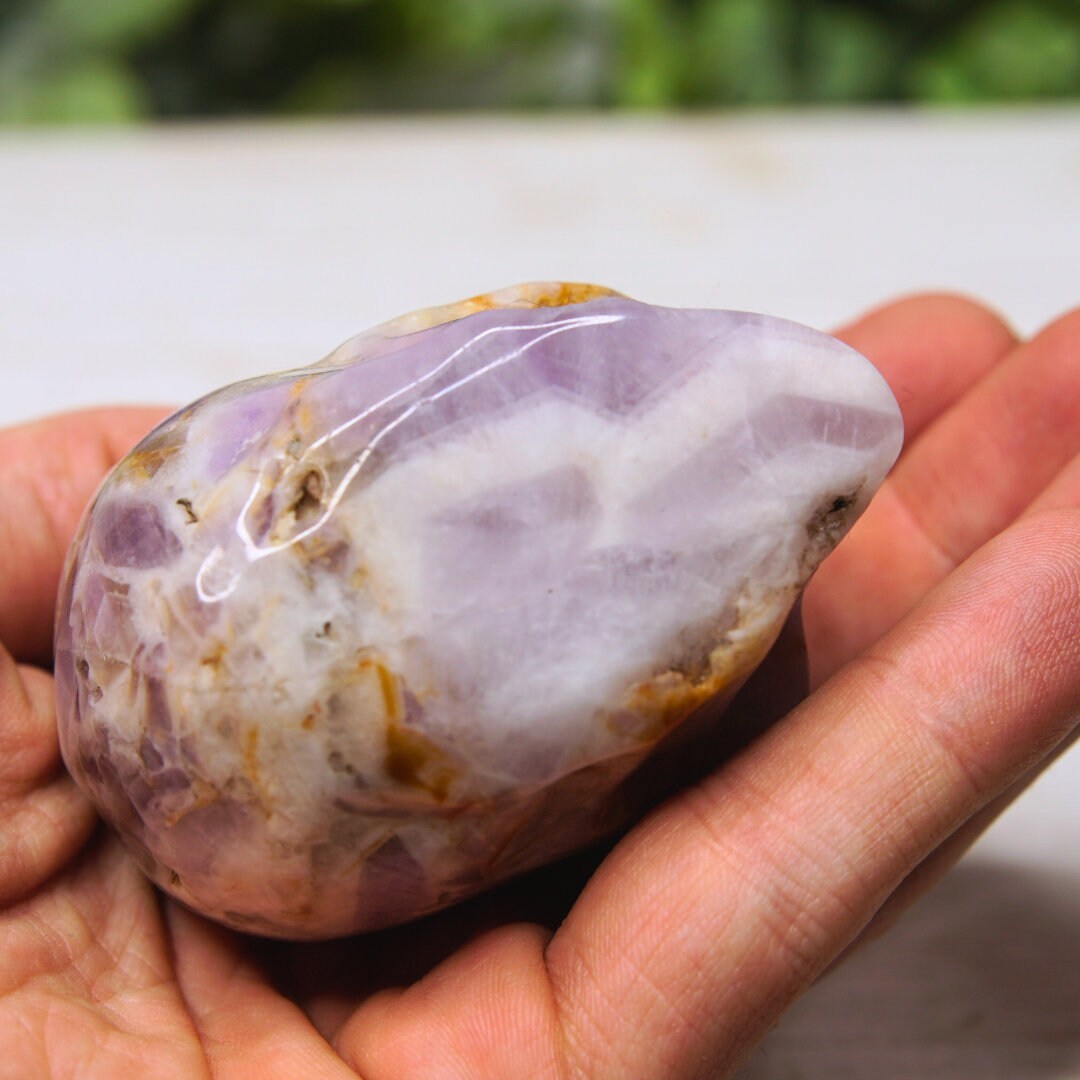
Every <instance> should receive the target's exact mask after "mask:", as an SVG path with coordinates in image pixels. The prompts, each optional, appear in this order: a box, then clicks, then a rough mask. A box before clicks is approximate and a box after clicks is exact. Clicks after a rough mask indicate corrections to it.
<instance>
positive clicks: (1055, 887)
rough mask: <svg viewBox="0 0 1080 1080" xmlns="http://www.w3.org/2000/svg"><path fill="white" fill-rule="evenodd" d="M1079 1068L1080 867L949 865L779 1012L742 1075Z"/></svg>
mask: <svg viewBox="0 0 1080 1080" xmlns="http://www.w3.org/2000/svg"><path fill="white" fill-rule="evenodd" d="M1076 1076H1080V873H1068V872H1056V873H1048V872H1046V871H1039V870H1034V869H1031V868H1028V867H1010V866H1008V865H1005V864H1001V863H995V862H987V861H983V860H980V859H978V858H976V857H971V858H969V859H968V860H967V861H965V862H962V863H960V865H959V866H957V867H956V869H954V870H953V871H952V872H951V873H950V874H949V876H948V877H946V878H945V880H944V881H943V882H942V883H941V884H940V885H939V886H938V887H937V888H936V889H935V890H934V891H933V892H932V893H930V894H929V895H928V896H927V897H925V898H924V899H923V900H921V901H920V902H919V903H918V904H917V905H916V906H915V907H914V908H912V909H911V911H909V912H908V913H907V914H906V915H905V916H904V918H903V919H902V920H901V921H900V922H899V923H898V924H897V926H896V927H894V928H893V929H892V930H891V931H890V932H889V933H888V934H886V935H885V936H884V937H883V938H882V939H880V940H879V941H876V942H874V943H872V944H870V945H868V946H867V947H866V948H865V949H863V950H861V951H859V952H857V953H855V954H854V955H853V956H852V957H851V958H850V959H849V960H848V961H847V962H846V963H845V964H844V965H843V966H842V967H840V968H838V969H837V970H836V971H835V972H833V973H832V974H831V975H829V976H828V977H827V978H825V979H823V980H822V981H821V982H820V983H819V984H818V985H817V986H815V987H814V988H813V989H812V990H811V991H810V992H809V993H808V994H807V995H806V996H805V997H803V998H802V999H801V1000H800V1001H799V1002H798V1003H797V1004H796V1005H795V1006H794V1007H793V1008H792V1009H791V1010H790V1011H789V1012H788V1013H787V1014H786V1016H785V1017H784V1019H783V1021H782V1022H781V1024H780V1026H779V1027H778V1028H777V1029H776V1030H775V1031H774V1032H773V1033H772V1034H771V1035H770V1036H769V1037H768V1038H767V1039H766V1040H765V1042H764V1043H763V1044H762V1046H761V1047H760V1048H759V1049H758V1051H756V1053H755V1055H754V1057H753V1058H752V1059H751V1061H750V1063H749V1064H748V1065H747V1067H746V1068H745V1069H744V1070H743V1071H742V1072H741V1073H739V1080H795V1078H798V1080H825V1078H828V1080H848V1078H850V1080H856V1078H857V1080H865V1078H866V1077H874V1078H875V1080H901V1078H902V1080H911V1078H912V1077H919V1078H920V1080H922V1078H925V1080H961V1078H962V1080H967V1078H971V1080H976V1078H978V1080H998V1078H1000V1080H1067V1078H1071V1077H1076Z"/></svg>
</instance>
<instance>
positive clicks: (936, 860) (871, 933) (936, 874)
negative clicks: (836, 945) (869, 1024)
mask: <svg viewBox="0 0 1080 1080" xmlns="http://www.w3.org/2000/svg"><path fill="white" fill-rule="evenodd" d="M1077 735H1078V731H1077V730H1076V729H1074V730H1073V732H1072V734H1071V735H1070V736H1069V737H1068V738H1067V739H1066V740H1065V741H1064V742H1062V743H1060V744H1059V745H1058V746H1057V747H1055V748H1054V751H1053V752H1052V753H1051V754H1050V755H1049V756H1048V757H1047V758H1046V759H1044V760H1043V761H1042V762H1040V763H1039V766H1038V767H1037V768H1035V769H1032V770H1031V772H1029V773H1027V774H1026V775H1024V776H1023V777H1022V778H1021V779H1020V780H1018V781H1017V782H1016V783H1015V784H1012V785H1011V786H1010V787H1009V788H1007V789H1006V790H1005V791H1004V792H1002V794H1000V795H998V796H997V798H995V799H992V800H991V801H990V802H989V803H987V804H986V806H984V807H983V808H982V809H981V810H979V811H978V812H977V813H975V814H973V815H972V816H971V817H970V818H968V820H967V821H965V822H964V824H963V825H961V826H960V828H959V829H957V830H956V832H954V833H953V834H952V835H951V836H950V837H949V838H948V839H947V840H946V841H945V842H944V843H943V844H941V845H940V846H939V847H938V848H937V849H936V850H935V851H933V852H932V853H931V854H930V855H929V856H927V858H925V859H924V860H923V861H922V862H921V863H919V865H918V866H917V867H916V868H915V869H914V870H913V871H912V872H911V873H910V874H908V876H907V877H906V878H904V880H903V882H902V883H901V884H900V885H899V887H898V888H897V889H896V891H895V892H894V893H893V894H892V895H891V896H890V897H889V899H888V900H887V901H886V902H885V904H884V905H883V906H882V907H881V908H880V909H879V910H878V911H877V913H876V914H875V915H874V917H873V918H872V919H871V920H870V922H869V923H868V924H867V925H866V927H865V928H864V929H863V930H862V932H861V933H860V934H859V936H858V937H857V938H856V939H855V940H854V941H853V942H852V943H851V945H850V947H849V948H848V949H846V950H845V951H844V953H843V954H842V955H841V956H839V957H838V958H837V961H836V963H837V964H839V963H842V962H843V960H844V959H845V958H846V957H847V955H848V954H849V953H850V952H853V951H854V950H855V949H857V948H860V947H861V946H862V945H864V944H866V943H867V942H869V941H874V940H876V939H877V938H879V937H881V935H882V934H884V933H885V932H886V931H887V930H889V929H890V928H891V927H892V926H893V925H894V924H895V923H896V921H897V920H898V919H899V918H900V916H901V915H903V914H904V912H905V911H907V909H908V908H909V907H911V905H912V904H914V903H915V902H916V901H917V900H918V899H919V898H920V897H922V896H924V895H925V894H926V893H927V892H929V891H930V890H931V889H932V888H933V887H934V886H935V885H936V884H937V883H938V882H939V881H940V880H941V879H942V878H943V877H944V876H945V875H946V874H947V873H948V872H949V871H950V870H951V869H952V868H953V867H954V866H955V865H956V864H957V863H958V862H959V861H960V859H962V858H963V857H964V855H966V854H967V852H968V851H969V850H970V849H971V846H972V845H973V844H974V843H975V842H976V841H977V840H978V839H979V837H981V836H982V835H983V833H985V832H986V830H987V829H988V828H990V826H991V825H992V824H993V823H994V822H995V821H996V820H997V819H998V818H999V817H1000V816H1001V815H1002V814H1003V813H1004V812H1005V811H1006V810H1007V809H1008V808H1009V807H1010V806H1012V804H1013V803H1014V802H1015V801H1016V800H1017V799H1018V798H1019V797H1020V796H1021V795H1023V793H1024V792H1025V791H1027V789H1028V788H1029V787H1031V785H1032V784H1033V783H1034V782H1035V781H1036V780H1037V779H1038V778H1039V777H1040V776H1041V775H1042V774H1043V773H1044V772H1045V771H1046V769H1047V768H1049V766H1050V765H1052V764H1053V763H1054V762H1055V761H1057V759H1058V758H1059V757H1061V756H1062V755H1063V754H1064V753H1065V752H1066V751H1067V750H1069V749H1071V748H1072V747H1073V746H1074V745H1075V744H1076V741H1077Z"/></svg>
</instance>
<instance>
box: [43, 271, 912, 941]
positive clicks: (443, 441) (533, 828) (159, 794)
mask: <svg viewBox="0 0 1080 1080" xmlns="http://www.w3.org/2000/svg"><path fill="white" fill-rule="evenodd" d="M901 438H902V432H901V422H900V415H899V410H898V409H897V406H896V403H895V401H894V400H893V398H892V395H891V393H890V392H889V389H888V387H887V386H886V384H885V382H884V380H883V379H882V378H881V377H880V375H878V373H877V372H876V371H875V370H874V369H873V367H872V366H871V365H870V364H869V363H868V362H867V361H866V360H865V359H863V358H862V357H861V356H859V355H858V354H857V353H855V352H853V351H852V350H851V349H849V348H847V347H846V346H844V345H842V344H841V343H839V342H837V341H836V340H834V339H833V338H830V337H828V336H826V335H824V334H821V333H818V332H816V331H813V330H809V329H807V328H805V327H801V326H798V325H795V324H793V323H790V322H786V321H783V320H780V319H775V318H770V317H766V316H762V315H752V314H746V313H740V312H727V311H706V310H682V309H673V308H661V307H652V306H649V305H646V304H641V303H637V302H634V301H632V300H628V299H626V298H624V297H620V296H616V295H613V294H609V293H607V292H606V291H605V290H600V289H592V288H586V287H579V286H555V285H551V286H548V285H543V286H526V287H520V288H518V289H514V290H507V291H505V292H503V293H499V294H494V295H493V296H491V297H486V298H476V299H475V300H474V301H471V302H469V303H468V304H466V305H464V306H462V307H460V308H451V309H439V310H436V311H435V312H433V313H432V312H427V313H418V314H416V315H413V316H409V317H407V318H406V319H404V320H400V321H399V322H398V323H396V324H389V325H388V326H386V327H383V328H380V329H378V330H376V331H374V332H371V333H369V334H367V335H364V336H362V337H360V338H357V339H354V340H353V341H352V342H350V343H347V344H346V345H345V346H342V348H341V349H339V350H338V351H337V352H336V353H334V354H333V355H332V356H331V357H329V358H328V359H327V360H326V361H324V362H322V363H321V364H317V365H315V366H313V367H310V368H303V369H298V370H296V371H291V372H287V373H284V374H281V375H275V376H269V377H266V378H262V379H257V380H253V381H250V382H247V383H240V384H237V385H235V386H231V387H227V388H225V389H223V390H221V391H218V392H217V393H215V394H211V395H209V396H208V397H206V398H203V399H201V400H200V401H197V402H195V403H194V404H193V405H191V406H189V407H188V408H186V409H184V410H182V411H181V412H179V413H177V414H176V415H175V416H173V417H172V418H170V419H169V420H167V421H165V422H164V423H163V424H162V425H161V426H159V427H158V428H157V429H156V430H155V431H154V432H152V433H151V434H150V435H149V436H148V437H147V438H146V439H145V440H144V441H143V442H142V443H141V444H140V445H139V446H138V447H136V449H135V450H133V451H132V453H131V454H129V455H128V457H127V458H125V459H124V461H123V462H121V464H120V465H119V466H118V467H117V468H116V470H115V471H114V472H113V473H112V475H111V476H110V477H109V478H108V480H107V481H106V483H105V484H104V485H103V487H102V489H101V491H100V493H99V494H98V496H97V498H96V500H95V502H94V504H93V506H92V507H91V509H90V510H89V511H88V513H87V516H86V518H85V519H84V521H83V524H82V526H81V529H80V532H79V535H78V537H77V539H76V542H75V545H74V546H73V549H72V553H71V556H70V559H69V566H68V570H67V575H66V580H65V583H64V587H63V591H62V596H61V605H60V611H59V614H58V619H57V639H56V646H57V657H56V674H57V686H58V716H59V724H60V735H61V745H62V749H63V753H64V758H65V761H66V763H67V765H68V768H69V769H70V771H71V773H72V774H73V776H74V777H75V778H76V779H77V780H78V782H79V783H80V784H81V785H82V787H83V788H84V789H85V790H86V791H87V792H88V793H89V794H90V796H91V797H92V798H93V800H94V801H95V803H96V804H97V806H98V807H99V809H100V811H101V813H102V815H103V816H104V817H105V818H106V820H108V821H109V822H110V823H111V824H112V825H113V826H114V827H115V828H116V830H117V831H118V832H119V833H120V835H121V836H122V837H123V838H124V839H125V841H126V842H127V844H128V846H129V847H130V848H131V850H132V851H133V853H134V855H135V857H136V858H137V859H138V861H139V863H140V865H141V866H142V867H143V868H144V869H145V871H146V873H147V874H148V875H149V876H150V877H151V878H152V879H153V880H154V881H155V882H156V883H157V884H158V885H160V886H161V888H163V889H164V890H166V891H167V892H169V893H170V894H172V895H173V896H175V897H176V898H178V899H179V900H181V901H182V902H184V903H185V904H187V905H189V906H190V907H192V908H193V909H195V910H197V911H200V912H202V913H204V914H206V915H208V916H210V917H213V918H216V919H218V920H220V921H222V922H224V923H226V924H228V925H231V926H233V927H236V928H239V929H243V930H248V931H251V932H255V933H263V934H269V935H274V936H282V937H293V938H316V937H329V936H335V935H341V934H346V933H352V932H356V931H359V930H367V929H373V928H376V927H380V926H385V925H389V924H392V923H396V922H401V921H404V920H407V919H411V918H414V917H416V916H418V915H421V914H424V913H427V912H430V911H433V910H436V909H438V908H440V907H443V906H445V905H446V904H448V903H451V902H453V901H455V900H458V899H460V898H462V897H465V896H468V895H470V894H472V893H475V892H477V891H479V890H481V889H483V888H485V887H487V886H488V885H490V884H492V883H493V882H496V881H499V880H502V879H504V878H506V877H508V876H511V875H514V874H517V873H520V872H522V871H523V870H526V869H528V868H530V867H533V866H536V865H539V864H541V863H544V862H547V861H550V860H552V859H554V858H557V857H558V856H560V855H563V854H566V853H568V852H570V851H573V850H575V849H577V848H580V847H582V846H583V845H585V844H588V843H590V842H592V841H594V840H596V839H597V838H599V837H602V836H604V835H606V834H608V833H610V832H611V831H612V830H615V829H618V828H620V827H623V826H624V825H625V824H626V823H627V821H626V819H627V816H628V814H629V813H630V811H629V810H628V809H627V806H629V805H630V804H631V803H632V802H633V800H632V799H627V798H625V797H624V795H625V793H626V792H633V790H634V788H635V784H636V783H637V781H636V779H635V778H636V777H637V776H638V775H639V770H640V769H641V767H642V764H643V762H645V761H646V760H647V759H648V758H649V756H650V754H651V753H652V751H653V750H654V748H655V747H657V746H658V744H660V743H661V742H663V741H667V740H670V739H671V738H672V737H673V733H675V732H676V729H678V728H679V727H680V725H683V723H684V721H686V720H687V718H688V717H690V716H691V715H695V716H699V717H700V716H701V715H703V709H702V707H703V706H706V705H709V710H708V715H709V720H708V725H715V724H722V723H723V719H722V708H721V707H720V706H722V704H723V702H725V701H726V700H728V699H729V698H730V697H731V696H732V694H733V693H734V692H735V690H737V688H738V687H739V685H741V683H742V682H743V681H744V680H745V679H746V677H747V676H748V674H749V673H750V672H751V671H752V670H753V668H754V667H755V666H756V665H757V664H758V662H759V661H760V660H761V659H762V657H763V656H764V655H765V653H766V651H767V650H768V648H769V646H770V645H771V643H772V642H773V640H774V639H775V637H776V635H777V633H778V631H779V628H780V626H781V624H782V623H783V621H784V618H785V616H786V614H787V612H788V610H789V609H790V607H791V605H792V603H793V602H794V600H795V598H796V596H797V595H798V592H799V590H800V589H801V588H802V586H803V585H804V583H805V581H806V579H807V578H808V576H809V575H810V573H812V571H813V569H814V568H815V567H816V566H817V564H818V563H819V562H820V560H821V559H822V558H823V557H824V556H825V555H826V554H827V553H828V551H829V550H831V548H832V547H833V546H834V545H835V544H836V542H837V541H838V540H839V539H840V537H841V536H842V535H843V533H844V532H845V531H846V530H847V528H848V527H849V526H850V524H851V523H852V522H853V521H854V519H855V518H856V517H857V516H858V514H859V513H861V511H862V510H863V509H864V507H865V506H866V504H867V502H868V501H869V499H870V497H871V495H872V494H873V492H874V491H875V489H876V488H877V487H878V486H879V484H880V483H881V481H882V479H883V478H884V476H885V474H886V472H887V470H888V469H889V467H890V466H891V464H892V462H893V460H894V459H895V457H896V455H897V453H898V452H899V447H900V442H901ZM699 727H700V724H699ZM708 730H714V729H713V728H711V727H706V729H705V731H706V737H707V733H708ZM698 737H699V738H700V737H701V736H700V732H699V735H698Z"/></svg>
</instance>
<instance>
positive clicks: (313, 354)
mask: <svg viewBox="0 0 1080 1080" xmlns="http://www.w3.org/2000/svg"><path fill="white" fill-rule="evenodd" d="M544 278H562V279H568V280H584V281H590V280H592V281H598V282H602V283H605V284H610V285H612V286H615V287H616V288H619V289H622V290H623V291H625V292H628V293H630V294H631V295H635V296H638V297H640V298H641V299H645V300H652V301H655V302H658V303H671V304H687V305H692V304H703V305H714V306H727V307H742V308H750V309H756V310H765V311H771V312H773V313H776V314H782V315H787V316H789V317H792V318H795V319H799V320H802V321H804V322H808V323H811V324H815V325H819V326H824V327H827V326H829V325H831V324H834V323H836V322H838V321H840V320H842V319H844V318H846V317H848V316H850V315H852V314H854V313H855V312H856V311H857V310H859V309H860V308H862V307H864V306H866V305H869V304H872V303H875V302H877V301H880V300H882V299H884V298H886V297H888V296H890V295H893V294H896V293H898V292H907V291H911V290H915V289H925V288H948V289H958V290H962V291H965V292H970V293H973V294H976V295H979V296H981V297H983V298H985V299H988V300H989V301H991V302H993V303H994V304H996V305H997V306H998V307H999V308H1000V309H1001V310H1002V311H1003V312H1004V313H1005V314H1006V315H1008V316H1009V317H1010V318H1011V319H1012V320H1013V322H1014V323H1015V324H1016V326H1017V327H1018V328H1019V329H1020V330H1021V331H1025V332H1029V331H1032V330H1034V329H1036V328H1037V327H1038V326H1039V325H1040V324H1041V323H1043V322H1044V321H1046V320H1047V319H1049V318H1051V317H1052V316H1054V315H1056V314H1059V313H1061V312H1062V311H1064V310H1065V309H1066V308H1067V307H1069V306H1070V305H1073V304H1076V303H1080V111H1077V110H1075V109H1074V110H1068V109H1066V110H1055V111H1016V112H1003V113H998V114H967V115H942V114H938V115H932V116H931V115H919V114H907V113H869V114H866V113H864V114H854V115H844V114H839V115H837V114H832V115H815V114H800V115H798V116H794V115H791V114H778V115H768V114H754V115H746V116H739V117H720V118H711V117H708V118H706V117H702V118H695V119H688V120H673V119H663V118H650V119H620V120H611V119H602V118H600V119H591V118H580V119H567V118H557V119H540V120H530V121H527V122H526V121H517V120H510V119H488V118H481V119H448V120H445V121H443V120H439V121H435V120H415V121H413V120H404V121H393V122H391V121H373V122H362V123H349V124H341V125H313V126H307V127H302V128H290V127H278V126H269V127H235V126H218V127H178V128H172V129H168V130H149V131H135V132H115V133H113V132H110V133H29V134H27V133H22V134H13V133H7V134H2V135H0V371H2V373H3V383H2V386H3V394H2V395H0V422H7V421H12V420H17V419H20V418H24V417H29V416H32V415H35V414H39V413H42V412H46V411H53V410H58V409H62V408H67V407H70V406H76V405H83V404H89V403H93V402H107V401H167V402H181V401H186V400H188V399H190V398H192V397H194V396H196V395H197V394H199V393H202V392H204V391H206V390H209V389H211V388H213V387H215V386H217V385H219V384H221V383H223V382H226V381H229V380H232V379H235V378H239V377H242V376H245V375H251V374H255V373H258V372H262V371H266V370H270V369H273V368H279V367H286V366H293V365H296V364H301V363H306V362H308V361H311V360H314V359H316V358H317V357H318V356H320V355H321V354H323V353H325V352H327V351H329V349H330V348H332V347H333V346H334V345H336V344H337V343H338V342H339V341H340V340H342V339H343V338H345V337H347V336H349V335H350V334H352V333H354V332H356V331H357V330H359V329H361V328H363V327H365V326H367V325H369V324H371V323H374V322H376V321H379V320H382V319H384V318H387V317H390V316H392V315H395V314H398V313H400V312H402V311H405V310H408V309H410V308H413V307H419V306H423V305H426V304H430V303H439V302H444V301H449V300H453V299H457V298H459V297H461V296H465V295H468V294H471V293H474V292H479V291H483V290H485V289H488V288H492V287H495V286H499V285H504V284H509V283H511V282H516V281H524V280H531V279H544ZM1077 362H1078V363H1080V357H1078V358H1077ZM1078 792H1080V752H1077V753H1073V754H1072V756H1071V757H1066V758H1065V759H1064V760H1063V761H1062V762H1060V763H1059V764H1058V765H1056V766H1055V767H1054V768H1053V769H1052V770H1051V772H1050V773H1049V774H1048V775H1047V776H1046V777H1045V778H1044V779H1043V780H1042V781H1041V782H1040V783H1039V784H1038V785H1037V786H1036V787H1035V788H1034V789H1033V790H1032V791H1031V792H1030V793H1028V794H1027V795H1026V796H1024V797H1023V798H1022V799H1021V800H1020V802H1019V803H1018V804H1017V805H1016V806H1015V807H1014V808H1013V809H1012V810H1011V811H1010V812H1009V813H1008V814H1007V815H1006V817H1005V818H1004V819H1003V820H1002V821H1001V822H1000V823H999V824H998V825H997V826H996V827H995V828H994V829H993V830H992V831H991V832H990V833H989V834H988V835H987V836H986V837H985V838H984V839H983V840H982V841H981V842H980V844H979V845H978V847H977V848H976V849H975V851H973V852H972V854H971V855H970V856H969V857H968V858H967V859H966V860H965V861H964V862H963V863H962V864H961V866H960V867H959V868H958V869H957V871H956V872H954V874H953V875H952V876H951V877H950V878H949V879H948V880H947V881H946V883H945V884H944V885H943V886H942V887H941V888H940V889H939V890H938V891H937V892H936V893H934V894H932V895H931V896H930V897H929V898H928V899H926V900H925V901H924V902H923V903H922V904H921V905H919V906H918V907H917V908H916V909H915V910H914V911H913V912H912V913H911V914H910V915H909V916H908V917H907V918H906V920H905V921H904V922H903V923H902V924H901V926H900V927H899V928H898V929H897V930H896V931H895V932H894V933H893V934H892V935H891V936H889V937H888V938H886V939H885V940H883V941H882V942H880V943H879V944H878V945H877V946H875V947H872V948H870V949H867V950H866V951H865V952H863V953H862V954H861V955H859V956H858V957H856V958H855V959H854V960H853V961H852V962H851V963H849V964H848V965H847V966H846V967H845V968H843V969H841V970H840V971H839V972H837V973H836V974H835V975H833V976H832V977H830V978H829V979H827V980H826V981H825V982H823V983H822V984H821V985H820V986H819V987H818V988H816V990H815V991H814V992H813V993H812V994H810V995H809V996H808V997H807V998H806V999H804V1001H802V1002H801V1003H800V1004H799V1005H798V1006H796V1008H795V1009H794V1010H793V1011H792V1012H791V1013H790V1014H789V1016H788V1017H787V1019H786V1020H785V1022H784V1023H783V1024H782V1025H781V1027H780V1028H779V1029H778V1030H777V1031H776V1032H775V1033H774V1034H773V1035H772V1036H771V1037H770V1038H769V1039H768V1040H767V1042H766V1044H765V1046H764V1047H763V1048H762V1049H761V1050H760V1051H759V1052H758V1053H757V1055H756V1056H755V1058H754V1060H753V1062H752V1064H751V1066H750V1068H749V1070H748V1072H747V1076H748V1077H752V1078H753V1080H794V1078H805V1080H819V1078H820V1080H825V1078H828V1080H843V1078H847V1077H851V1078H859V1080H862V1078H875V1080H901V1078H903V1080H910V1078H929V1080H938V1078H940V1080H958V1078H964V1080H967V1078H972V1080H974V1078H978V1080H996V1078H1001V1080H1063V1078H1067V1077H1068V1078H1075V1077H1080V796H1078Z"/></svg>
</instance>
